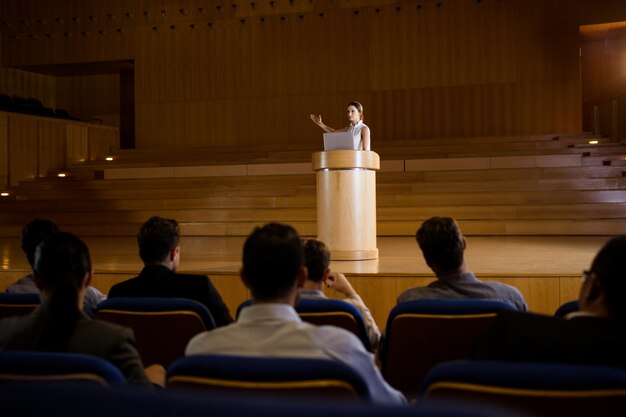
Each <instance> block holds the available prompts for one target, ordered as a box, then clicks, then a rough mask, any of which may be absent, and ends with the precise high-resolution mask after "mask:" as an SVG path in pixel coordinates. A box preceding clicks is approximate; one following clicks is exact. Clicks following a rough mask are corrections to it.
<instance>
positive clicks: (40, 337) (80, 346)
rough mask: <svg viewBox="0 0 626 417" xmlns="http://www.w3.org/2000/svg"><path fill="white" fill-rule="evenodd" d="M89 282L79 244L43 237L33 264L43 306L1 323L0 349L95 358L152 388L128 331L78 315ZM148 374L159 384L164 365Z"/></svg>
mask: <svg viewBox="0 0 626 417" xmlns="http://www.w3.org/2000/svg"><path fill="white" fill-rule="evenodd" d="M91 279H92V267H91V259H90V257H89V250H88V249H87V246H86V245H85V244H84V243H83V241H81V240H80V239H79V238H77V237H76V236H74V235H72V234H70V233H63V232H59V233H55V234H53V235H51V236H49V237H47V238H46V239H45V240H44V241H43V242H41V243H40V244H39V245H38V247H37V250H36V252H35V258H34V263H33V280H34V281H35V284H36V285H37V288H38V289H39V290H40V294H41V298H42V303H41V305H40V306H39V307H38V308H37V309H35V311H34V312H33V313H31V314H30V315H27V316H18V317H10V318H7V319H4V320H2V321H0V350H34V351H51V352H73V353H85V354H90V355H95V356H99V357H101V358H104V359H106V360H108V361H110V362H112V363H113V364H114V365H116V366H117V367H118V368H119V369H120V371H122V373H123V374H124V375H125V376H126V378H127V380H128V381H129V382H130V383H131V384H137V385H146V386H150V387H151V386H152V385H151V384H150V380H149V379H148V377H147V375H146V372H145V371H144V368H143V365H142V363H141V358H140V357H139V354H138V353H137V350H136V348H135V340H134V337H133V332H132V330H130V329H128V328H125V327H121V326H118V325H115V324H111V323H106V322H103V321H98V320H89V319H88V318H87V317H85V316H84V315H83V314H82V312H81V311H80V306H81V305H82V304H83V298H84V297H85V292H86V290H87V287H88V286H89V283H90V282H91ZM147 371H148V373H149V374H150V375H151V377H152V379H153V381H154V382H155V383H160V384H163V382H164V379H165V370H164V369H163V367H161V366H159V365H155V366H152V367H150V368H149V369H148V370H147Z"/></svg>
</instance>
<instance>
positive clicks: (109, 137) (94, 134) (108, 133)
mask: <svg viewBox="0 0 626 417" xmlns="http://www.w3.org/2000/svg"><path fill="white" fill-rule="evenodd" d="M88 137H89V160H90V161H102V160H103V159H104V158H105V157H107V156H109V155H110V154H111V151H112V150H115V149H119V147H120V139H119V130H118V129H113V128H106V127H95V126H89V127H88Z"/></svg>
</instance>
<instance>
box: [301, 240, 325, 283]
mask: <svg viewBox="0 0 626 417" xmlns="http://www.w3.org/2000/svg"><path fill="white" fill-rule="evenodd" d="M304 259H305V263H306V268H307V270H308V271H309V278H308V279H309V281H313V282H320V281H321V280H322V278H323V277H324V272H325V271H326V269H328V265H329V264H330V251H329V250H328V246H326V244H324V242H322V241H320V240H316V239H309V240H307V241H305V242H304Z"/></svg>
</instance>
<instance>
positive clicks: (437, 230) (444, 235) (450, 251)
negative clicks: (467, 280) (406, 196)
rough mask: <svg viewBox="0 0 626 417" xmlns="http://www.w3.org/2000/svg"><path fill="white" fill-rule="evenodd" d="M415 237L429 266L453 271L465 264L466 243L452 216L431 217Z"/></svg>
mask: <svg viewBox="0 0 626 417" xmlns="http://www.w3.org/2000/svg"><path fill="white" fill-rule="evenodd" d="M415 239H416V240H417V243H418V245H419V247H420V249H421V250H422V253H423V254H424V259H426V262H427V263H428V265H429V266H431V268H432V266H433V265H435V266H437V267H438V268H440V269H441V270H444V271H453V270H455V269H457V268H459V267H460V266H461V265H462V264H463V251H464V250H465V244H464V243H463V238H462V236H461V231H460V230H459V226H458V225H457V223H456V221H455V220H454V219H452V218H450V217H431V218H430V219H428V220H426V221H425V222H424V223H422V226H421V227H420V228H419V229H418V231H417V233H416V235H415Z"/></svg>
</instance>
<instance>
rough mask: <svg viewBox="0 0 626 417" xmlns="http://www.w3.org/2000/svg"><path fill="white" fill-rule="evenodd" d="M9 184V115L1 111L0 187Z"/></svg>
mask: <svg viewBox="0 0 626 417" xmlns="http://www.w3.org/2000/svg"><path fill="white" fill-rule="evenodd" d="M7 185H9V115H8V113H4V112H0V189H3V188H5V187H6V186H7Z"/></svg>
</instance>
